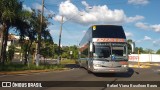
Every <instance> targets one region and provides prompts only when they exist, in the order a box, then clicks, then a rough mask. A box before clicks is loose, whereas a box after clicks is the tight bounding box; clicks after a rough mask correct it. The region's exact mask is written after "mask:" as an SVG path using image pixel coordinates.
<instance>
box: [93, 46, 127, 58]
mask: <svg viewBox="0 0 160 90" xmlns="http://www.w3.org/2000/svg"><path fill="white" fill-rule="evenodd" d="M93 57H94V58H106V59H107V60H127V47H126V45H125V44H123V45H117V44H110V45H95V46H94V53H93Z"/></svg>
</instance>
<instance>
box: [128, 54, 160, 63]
mask: <svg viewBox="0 0 160 90" xmlns="http://www.w3.org/2000/svg"><path fill="white" fill-rule="evenodd" d="M138 58H139V62H160V55H159V54H139V56H138V54H131V55H129V61H131V62H138Z"/></svg>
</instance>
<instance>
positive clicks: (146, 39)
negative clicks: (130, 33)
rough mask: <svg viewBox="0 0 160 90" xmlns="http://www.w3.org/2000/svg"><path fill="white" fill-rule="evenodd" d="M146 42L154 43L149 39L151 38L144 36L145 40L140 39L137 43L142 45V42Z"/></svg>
mask: <svg viewBox="0 0 160 90" xmlns="http://www.w3.org/2000/svg"><path fill="white" fill-rule="evenodd" d="M144 41H152V38H151V37H149V36H144V38H143V39H139V40H137V41H136V42H137V43H141V42H144Z"/></svg>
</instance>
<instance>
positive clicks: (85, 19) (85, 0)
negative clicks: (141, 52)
mask: <svg viewBox="0 0 160 90" xmlns="http://www.w3.org/2000/svg"><path fill="white" fill-rule="evenodd" d="M23 1H24V2H23V9H25V10H29V11H30V12H32V9H38V10H41V6H42V5H41V4H42V0H23ZM44 2H45V3H44V6H45V9H44V15H45V16H47V15H52V16H53V18H52V19H50V20H49V21H50V22H51V23H52V25H49V27H48V29H49V30H50V33H51V35H52V38H53V40H54V42H55V43H57V44H58V39H59V32H60V25H61V24H60V22H61V20H62V16H63V17H64V19H63V20H64V22H63V27H62V39H61V40H62V41H61V43H62V45H63V46H66V45H78V43H79V42H80V41H81V39H82V37H83V35H84V34H85V32H86V31H87V30H88V28H89V27H90V26H91V25H94V24H107V25H122V26H123V29H124V31H125V34H126V36H127V39H132V40H133V41H134V42H135V44H136V47H142V48H144V49H152V50H154V51H157V50H158V49H160V12H159V8H160V5H159V3H160V0H44ZM31 8H32V9H31Z"/></svg>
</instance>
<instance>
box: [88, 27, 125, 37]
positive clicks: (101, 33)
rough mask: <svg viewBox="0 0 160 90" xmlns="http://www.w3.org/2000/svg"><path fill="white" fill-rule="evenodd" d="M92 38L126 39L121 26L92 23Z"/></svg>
mask: <svg viewBox="0 0 160 90" xmlns="http://www.w3.org/2000/svg"><path fill="white" fill-rule="evenodd" d="M90 29H91V30H92V38H123V39H126V36H125V33H124V30H123V27H122V26H118V25H93V26H91V27H90Z"/></svg>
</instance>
